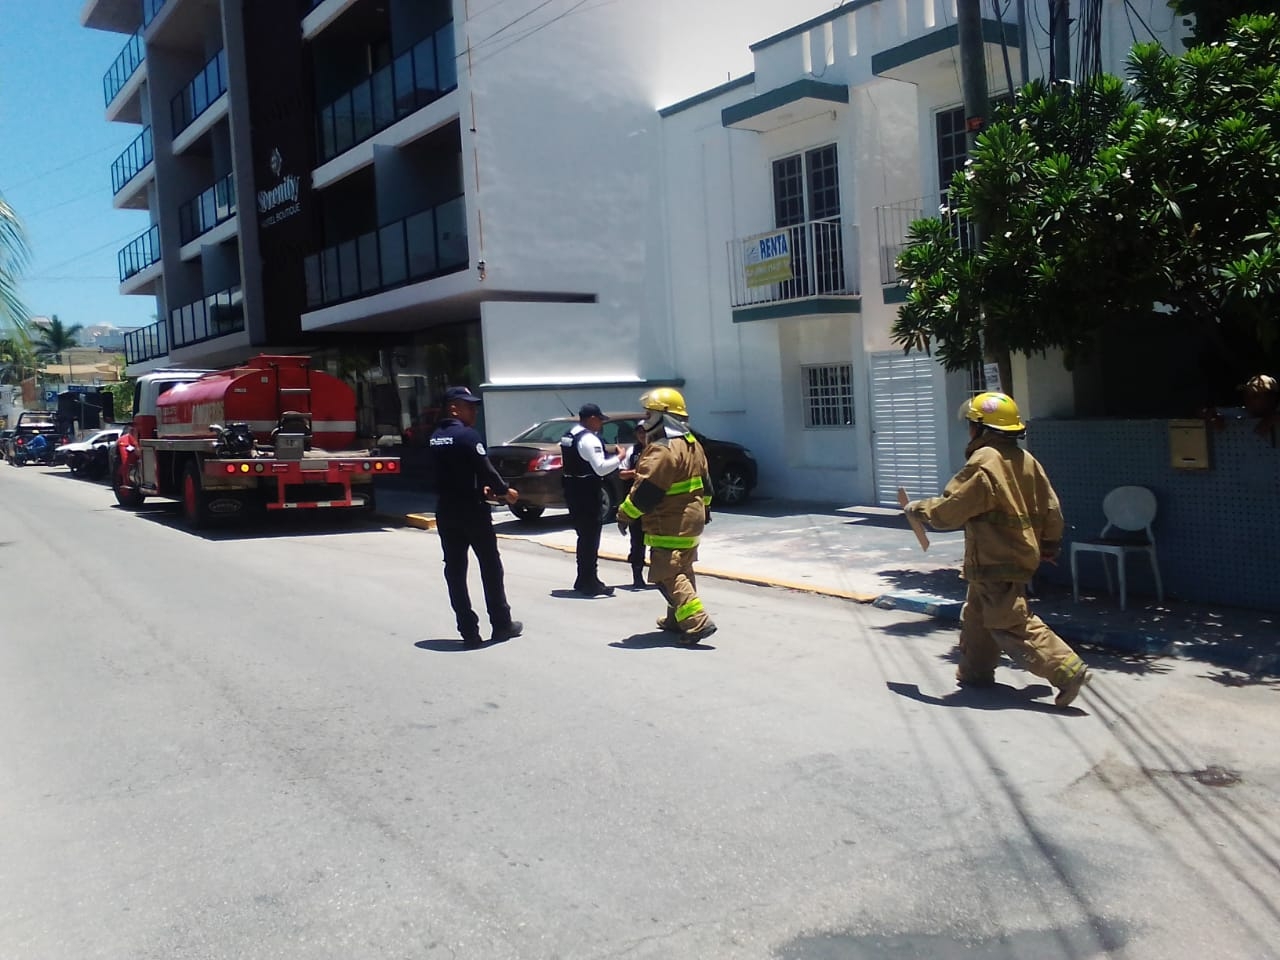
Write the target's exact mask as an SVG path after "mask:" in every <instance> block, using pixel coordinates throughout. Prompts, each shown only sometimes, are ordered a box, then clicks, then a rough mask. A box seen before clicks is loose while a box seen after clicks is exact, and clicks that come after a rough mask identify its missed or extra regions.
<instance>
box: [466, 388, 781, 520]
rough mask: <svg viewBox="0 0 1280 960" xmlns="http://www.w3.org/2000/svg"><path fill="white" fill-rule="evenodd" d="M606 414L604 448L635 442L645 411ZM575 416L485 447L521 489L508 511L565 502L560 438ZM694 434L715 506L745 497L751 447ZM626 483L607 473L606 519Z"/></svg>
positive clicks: (535, 514)
mask: <svg viewBox="0 0 1280 960" xmlns="http://www.w3.org/2000/svg"><path fill="white" fill-rule="evenodd" d="M608 417H609V419H608V420H606V421H605V424H604V427H603V428H602V429H601V431H600V435H601V437H600V438H601V439H602V440H603V441H604V445H605V447H606V448H612V447H614V446H615V445H618V444H621V445H623V446H628V445H630V444H632V443H635V440H636V427H637V426H638V425H639V424H641V423H643V422H644V418H645V415H644V414H643V413H610V414H608ZM577 422H578V421H577V419H576V418H575V417H555V418H553V419H551V420H544V421H542V422H541V423H537V424H534V425H533V426H532V427H530V428H529V429H528V430H525V431H524V432H523V433H521V434H520V435H519V436H516V437H513V438H512V439H511V440H509V441H507V442H506V443H504V444H502V445H501V446H496V447H490V448H489V459H490V460H492V461H493V465H494V466H495V467H497V468H498V472H499V473H501V474H502V478H503V479H504V480H506V481H507V483H509V484H510V485H511V486H513V487H514V488H515V489H516V492H517V493H519V494H520V499H519V500H517V501H516V502H515V503H514V504H512V506H511V512H512V513H514V514H515V515H516V516H517V517H519V518H520V519H521V520H536V519H538V518H539V517H540V516H542V514H543V513H544V512H545V511H546V509H547V508H548V507H563V506H564V491H563V490H562V489H561V486H560V475H561V471H562V470H563V467H564V463H563V461H562V460H561V457H560V438H561V437H562V436H564V434H565V431H567V430H568V429H569V428H570V427H571V426H573V424H575V423H577ZM694 435H695V436H696V437H697V438H698V441H699V442H700V443H701V444H702V445H703V448H704V449H705V450H706V452H707V462H708V464H709V465H710V467H711V482H712V484H713V485H714V487H715V499H714V501H713V503H712V505H713V507H714V506H721V507H732V506H736V505H738V504H740V503H743V502H745V501H746V500H747V498H748V497H750V496H751V491H753V490H754V489H755V486H756V478H757V469H756V461H755V458H754V457H753V456H752V455H751V451H750V450H748V449H747V448H746V447H744V446H742V444H740V443H733V442H731V441H728V440H714V439H712V438H711V437H708V436H705V435H703V434H702V433H700V432H698V431H697V430H695V431H694ZM628 489H629V484H628V483H627V481H625V480H623V479H622V478H621V477H619V476H618V472H617V471H614V472H613V473H611V474H610V475H609V476H607V477H606V478H605V483H604V490H603V493H602V494H601V497H600V515H601V517H602V518H603V519H604V521H605V522H606V523H608V522H609V521H610V520H612V519H613V516H614V514H615V513H616V512H617V509H618V504H619V502H621V500H622V498H623V497H625V496H626V495H627V490H628Z"/></svg>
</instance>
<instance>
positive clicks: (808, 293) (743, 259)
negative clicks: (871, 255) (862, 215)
mask: <svg viewBox="0 0 1280 960" xmlns="http://www.w3.org/2000/svg"><path fill="white" fill-rule="evenodd" d="M779 234H785V237H786V239H785V244H786V245H785V248H783V247H782V246H781V245H777V244H775V245H774V247H775V249H777V250H783V249H785V251H786V253H785V254H784V255H783V256H782V258H781V259H780V262H779V268H780V269H781V270H782V274H779V275H778V276H782V275H786V274H789V278H788V279H776V280H771V281H770V282H763V283H760V282H753V280H755V281H758V280H759V276H758V275H753V276H749V273H751V271H748V269H747V267H748V265H751V266H755V264H756V261H755V259H753V255H752V251H754V250H756V249H758V245H759V242H760V241H761V240H767V239H768V238H772V237H777V236H778V235H779ZM788 256H789V261H790V262H789V265H788V264H787V263H786V259H787V257H788ZM729 281H730V283H731V284H732V288H733V289H732V291H731V294H732V300H733V303H732V305H733V306H735V307H746V306H754V305H757V304H765V303H780V302H783V301H787V300H803V299H805V298H809V297H855V296H858V295H859V293H860V288H859V277H858V228H857V226H856V225H855V224H847V223H843V222H842V221H841V220H840V218H839V217H833V218H831V219H827V220H810V221H809V222H807V223H798V224H795V225H794V226H790V227H779V228H778V229H776V230H770V231H769V232H768V233H759V234H756V235H754V236H751V237H743V238H742V239H739V240H730V241H729Z"/></svg>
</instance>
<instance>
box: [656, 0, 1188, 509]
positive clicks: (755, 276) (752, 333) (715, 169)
mask: <svg viewBox="0 0 1280 960" xmlns="http://www.w3.org/2000/svg"><path fill="white" fill-rule="evenodd" d="M1094 7H1095V8H1096V17H1095V19H1094V21H1093V22H1096V23H1098V24H1099V25H1100V31H1099V37H1100V46H1099V50H1098V52H1099V54H1100V57H1099V59H1100V61H1101V65H1102V68H1103V69H1104V70H1107V71H1109V72H1123V62H1124V57H1125V56H1126V55H1127V53H1128V50H1129V48H1130V46H1131V45H1132V43H1133V41H1134V39H1135V38H1136V39H1139V40H1146V39H1151V38H1152V36H1154V38H1155V39H1157V40H1159V41H1160V42H1161V43H1162V44H1163V45H1164V47H1165V48H1166V49H1168V50H1170V51H1174V52H1176V51H1180V50H1182V49H1183V45H1182V42H1181V41H1182V38H1183V36H1184V35H1185V30H1184V28H1183V26H1182V24H1181V22H1180V19H1179V18H1177V17H1176V16H1175V15H1174V14H1173V13H1172V12H1171V11H1170V10H1169V9H1168V7H1167V5H1166V4H1165V0H1095V2H1094ZM1014 9H1015V8H1014V5H1013V4H1006V5H1005V7H1004V8H1003V10H1004V14H1003V15H1002V16H1001V17H1000V18H999V19H996V18H995V17H994V15H993V14H992V13H991V11H990V9H989V8H987V7H986V6H985V5H984V7H983V10H984V17H985V19H984V20H983V23H982V27H983V37H984V39H985V52H986V63H987V72H988V76H987V82H988V86H989V89H990V92H991V95H992V97H993V98H999V97H1002V96H1005V95H1007V94H1008V92H1009V90H1010V88H1011V86H1013V87H1016V86H1020V85H1021V83H1022V82H1023V80H1024V76H1025V77H1030V78H1036V77H1041V78H1047V77H1048V75H1049V73H1048V67H1049V54H1048V49H1049V39H1048V24H1047V20H1048V17H1047V15H1046V14H1044V13H1043V12H1041V13H1040V14H1039V15H1037V14H1036V13H1035V12H1032V13H1029V14H1027V22H1026V24H1025V30H1023V29H1022V27H1020V25H1019V23H1018V22H1017V19H1016V13H1014V12H1013V11H1014ZM1027 9H1030V4H1028V5H1027ZM1072 10H1073V16H1079V15H1080V14H1081V13H1082V12H1083V11H1081V10H1080V9H1079V8H1078V7H1077V5H1076V4H1075V3H1074V2H1073V4H1072ZM1089 13H1090V15H1094V14H1095V10H1090V11H1089ZM1006 17H1007V18H1008V19H1006ZM1079 35H1080V31H1079V30H1075V31H1074V32H1073V33H1072V38H1071V40H1072V43H1071V51H1072V56H1071V61H1070V62H1071V64H1072V65H1073V66H1074V64H1076V63H1077V62H1078V59H1079V55H1080V48H1079V42H1078V41H1079ZM1024 37H1025V39H1026V44H1025V49H1023V44H1022V42H1021V41H1022V39H1023V38H1024ZM751 52H752V54H753V55H754V61H755V70H754V72H753V73H751V74H749V75H747V76H743V77H741V78H739V79H737V80H734V81H731V82H728V83H725V84H723V85H721V86H719V87H716V88H714V89H711V90H708V91H706V92H705V93H703V94H700V95H697V96H694V97H692V98H690V99H687V100H685V101H683V102H680V103H676V104H674V105H673V106H670V107H667V108H665V109H663V110H662V111H661V114H662V117H663V141H664V164H665V187H666V201H667V209H668V223H669V225H670V246H669V253H670V275H671V288H672V303H671V310H672V321H673V329H674V330H675V331H676V336H677V338H678V341H679V344H680V347H679V349H680V354H679V355H680V359H681V365H680V368H679V369H680V372H681V374H682V375H683V376H684V377H685V379H686V386H685V390H686V393H687V395H688V396H687V399H688V400H689V402H690V403H691V405H692V406H693V407H694V408H695V409H696V410H697V411H698V412H699V414H700V418H699V423H700V425H701V426H702V427H703V428H704V429H706V430H707V431H708V432H711V433H713V434H724V435H728V436H733V437H735V438H737V439H739V440H744V441H746V442H748V443H749V444H750V446H751V447H752V449H753V450H755V452H756V454H757V456H758V458H759V461H760V467H761V486H762V488H763V489H765V490H772V491H774V492H778V491H786V492H787V493H789V494H790V495H793V496H808V497H813V498H815V499H820V500H827V501H838V502H845V503H874V502H880V503H892V502H895V494H896V491H897V488H898V486H899V485H900V484H902V485H905V486H906V487H907V489H908V491H909V492H910V494H911V495H912V496H922V495H926V494H932V493H935V492H936V491H937V489H938V488H939V484H940V482H941V481H942V480H944V479H945V478H946V476H948V475H949V474H950V473H951V472H952V471H953V470H954V469H955V468H956V467H957V466H958V465H959V464H960V463H961V462H962V461H963V448H964V443H965V432H964V429H963V426H962V424H960V423H959V421H958V420H957V419H956V417H955V416H954V411H955V410H956V409H957V408H958V407H959V405H960V404H961V402H963V400H964V399H965V398H966V397H967V396H969V395H970V394H971V389H970V382H969V379H968V378H967V377H966V376H964V375H960V374H955V375H946V374H945V373H944V372H943V371H942V368H941V367H940V366H939V365H938V364H936V363H934V362H933V361H932V360H931V359H930V358H929V357H927V356H924V355H920V354H912V355H904V354H903V351H902V350H901V348H899V347H896V346H895V345H894V344H893V343H892V341H891V339H890V330H891V327H892V324H893V320H894V318H895V316H896V312H897V310H898V305H899V303H900V302H901V301H902V299H903V295H904V291H903V290H902V289H901V288H900V287H899V286H898V282H897V279H898V278H897V275H896V272H895V270H894V262H895V259H896V257H897V254H898V253H900V252H901V250H902V249H903V246H904V238H905V235H906V229H907V225H908V224H909V223H910V222H911V221H912V220H914V219H918V218H919V217H921V216H923V215H934V214H935V213H936V211H937V209H938V206H939V204H940V201H941V199H942V191H944V190H945V189H946V188H947V186H948V184H949V183H950V180H951V175H952V173H953V172H954V171H955V170H957V169H958V168H959V167H961V166H962V165H963V163H964V160H965V155H966V138H965V118H964V111H963V109H962V107H961V92H960V91H961V85H960V67H959V59H958V46H957V27H956V4H955V0H854V2H849V3H844V4H841V5H839V6H838V7H837V8H836V9H834V10H829V11H827V12H825V13H823V14H821V15H819V16H816V17H815V18H813V19H811V20H807V21H804V22H801V23H798V25H793V26H791V27H790V28H789V29H786V30H784V31H782V32H781V33H778V34H776V35H773V36H770V37H768V38H767V39H764V40H761V41H760V42H757V43H755V44H753V45H752V47H751ZM1006 58H1007V59H1006ZM761 241H763V245H762V243H761ZM762 250H763V255H762ZM770 255H774V256H773V258H772V260H771V259H770ZM762 256H763V259H762ZM771 268H778V269H781V270H782V273H781V274H771V273H770V272H769V270H770V269H771ZM1015 380H1017V381H1018V382H1017V383H1015V384H1014V385H1013V386H1014V389H1015V392H1016V394H1017V396H1018V397H1019V400H1020V403H1022V404H1023V406H1024V408H1025V409H1026V410H1027V412H1029V414H1031V415H1037V414H1040V415H1044V414H1049V413H1059V414H1061V413H1069V412H1071V410H1070V405H1071V401H1072V384H1071V379H1070V376H1069V375H1068V374H1067V373H1065V371H1064V370H1063V369H1062V364H1061V362H1060V360H1059V359H1058V358H1056V357H1049V358H1044V359H1033V360H1030V361H1028V360H1026V359H1022V358H1018V359H1017V361H1016V362H1015Z"/></svg>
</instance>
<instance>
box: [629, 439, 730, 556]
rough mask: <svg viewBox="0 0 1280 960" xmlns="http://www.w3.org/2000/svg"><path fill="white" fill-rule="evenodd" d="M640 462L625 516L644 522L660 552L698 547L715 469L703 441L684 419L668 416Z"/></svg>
mask: <svg viewBox="0 0 1280 960" xmlns="http://www.w3.org/2000/svg"><path fill="white" fill-rule="evenodd" d="M663 428H664V429H663V433H662V435H661V436H659V437H656V438H654V439H652V440H650V441H649V443H648V444H647V445H646V446H645V448H644V450H643V451H642V452H641V454H640V459H639V461H638V462H637V463H636V477H635V481H634V482H633V483H632V485H631V492H630V493H628V494H627V497H626V499H625V500H623V501H622V503H621V504H620V505H619V507H618V516H619V519H622V518H624V517H625V518H626V519H627V520H628V521H631V522H640V519H641V518H642V517H643V523H644V542H645V543H646V544H648V545H649V546H650V547H654V548H656V549H659V550H689V549H692V548H694V547H696V546H697V545H698V541H699V538H700V537H701V536H702V528H703V526H704V525H705V523H706V516H707V504H708V503H710V500H711V497H710V491H711V471H710V468H709V467H708V466H707V455H706V453H705V452H704V451H703V449H702V444H700V443H698V441H697V439H696V438H695V437H694V435H693V434H692V433H690V432H689V431H688V428H687V427H685V426H684V425H683V424H681V423H679V421H676V420H672V419H668V420H667V421H666V422H665V423H664V424H663Z"/></svg>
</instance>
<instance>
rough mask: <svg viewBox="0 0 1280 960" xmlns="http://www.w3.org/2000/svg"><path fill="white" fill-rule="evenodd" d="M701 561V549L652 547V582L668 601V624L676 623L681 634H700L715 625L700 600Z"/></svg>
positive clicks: (650, 568)
mask: <svg viewBox="0 0 1280 960" xmlns="http://www.w3.org/2000/svg"><path fill="white" fill-rule="evenodd" d="M697 559H698V548H697V547H693V548H692V549H689V550H666V549H663V548H661V547H650V548H649V580H650V582H651V583H656V584H657V585H658V589H659V590H661V591H662V595H663V596H664V597H666V598H667V617H666V621H667V623H668V624H674V625H675V626H676V627H677V628H678V629H679V630H680V632H681V633H700V632H701V631H703V630H705V629H706V628H707V627H709V626H710V625H711V618H710V617H709V616H707V612H706V611H705V610H704V609H703V608H702V601H701V600H700V599H699V598H698V578H697V575H696V574H695V573H694V572H693V564H694V562H695V561H697Z"/></svg>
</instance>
